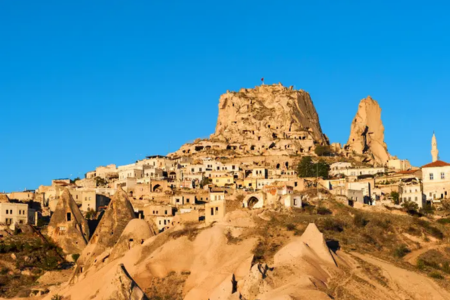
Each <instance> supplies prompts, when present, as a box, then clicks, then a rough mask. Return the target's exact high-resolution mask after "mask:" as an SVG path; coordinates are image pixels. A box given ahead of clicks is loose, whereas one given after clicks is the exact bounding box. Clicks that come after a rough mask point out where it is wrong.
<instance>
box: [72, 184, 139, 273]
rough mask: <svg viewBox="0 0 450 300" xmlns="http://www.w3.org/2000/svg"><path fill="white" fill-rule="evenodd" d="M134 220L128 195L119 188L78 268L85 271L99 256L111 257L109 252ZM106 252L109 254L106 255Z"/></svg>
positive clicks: (79, 260) (78, 262)
mask: <svg viewBox="0 0 450 300" xmlns="http://www.w3.org/2000/svg"><path fill="white" fill-rule="evenodd" d="M134 218H135V215H134V210H133V207H132V206H131V203H130V201H129V200H128V197H127V194H126V193H125V191H124V190H123V189H121V188H119V189H118V190H117V192H116V193H115V194H114V196H113V197H112V199H111V202H110V203H109V205H108V208H107V209H106V211H105V214H104V215H103V217H102V219H101V220H100V223H99V224H98V226H97V229H96V230H95V232H94V234H93V236H92V238H91V240H90V241H89V244H88V246H87V247H86V248H85V249H84V251H83V253H82V254H81V256H80V258H79V259H78V261H77V265H78V267H79V268H82V269H83V271H85V270H87V268H89V266H90V265H92V264H93V263H95V262H96V261H97V259H98V258H97V257H98V256H100V255H104V257H103V258H106V257H107V256H109V251H110V250H111V249H112V248H113V247H114V245H115V244H116V243H117V241H118V240H119V238H120V236H121V235H122V232H123V231H124V229H125V227H126V226H127V225H128V223H129V222H130V221H131V220H133V219H134ZM105 251H108V253H104V252H105ZM80 271H81V269H80Z"/></svg>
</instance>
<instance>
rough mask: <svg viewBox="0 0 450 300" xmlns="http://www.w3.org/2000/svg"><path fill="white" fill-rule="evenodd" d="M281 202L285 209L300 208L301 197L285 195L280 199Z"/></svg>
mask: <svg viewBox="0 0 450 300" xmlns="http://www.w3.org/2000/svg"><path fill="white" fill-rule="evenodd" d="M281 202H282V203H283V204H284V206H285V207H287V208H302V197H301V196H300V195H296V194H286V195H284V196H283V197H282V198H281Z"/></svg>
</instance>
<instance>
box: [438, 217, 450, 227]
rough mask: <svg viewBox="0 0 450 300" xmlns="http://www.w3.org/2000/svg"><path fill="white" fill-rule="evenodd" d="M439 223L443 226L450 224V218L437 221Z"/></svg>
mask: <svg viewBox="0 0 450 300" xmlns="http://www.w3.org/2000/svg"><path fill="white" fill-rule="evenodd" d="M437 222H438V223H439V224H442V225H445V224H450V218H442V219H439V220H437Z"/></svg>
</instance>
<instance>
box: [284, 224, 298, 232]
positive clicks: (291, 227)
mask: <svg viewBox="0 0 450 300" xmlns="http://www.w3.org/2000/svg"><path fill="white" fill-rule="evenodd" d="M286 229H287V230H289V231H294V230H295V229H296V226H295V225H294V224H292V223H289V224H286Z"/></svg>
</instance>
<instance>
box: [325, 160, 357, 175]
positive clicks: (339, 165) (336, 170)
mask: <svg viewBox="0 0 450 300" xmlns="http://www.w3.org/2000/svg"><path fill="white" fill-rule="evenodd" d="M351 168H352V164H351V163H349V162H335V163H333V164H331V165H330V172H329V173H330V175H333V176H334V175H338V174H341V171H343V172H345V170H347V169H351Z"/></svg>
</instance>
